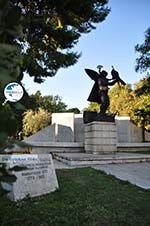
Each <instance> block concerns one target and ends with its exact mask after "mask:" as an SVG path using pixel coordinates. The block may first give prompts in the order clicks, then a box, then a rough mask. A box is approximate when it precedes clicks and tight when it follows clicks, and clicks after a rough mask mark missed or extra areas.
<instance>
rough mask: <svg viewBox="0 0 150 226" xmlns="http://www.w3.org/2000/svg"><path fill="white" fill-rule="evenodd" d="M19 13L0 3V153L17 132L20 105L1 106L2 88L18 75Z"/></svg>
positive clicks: (20, 29) (19, 51)
mask: <svg viewBox="0 0 150 226" xmlns="http://www.w3.org/2000/svg"><path fill="white" fill-rule="evenodd" d="M21 19H22V18H21V12H20V9H19V8H18V7H16V6H13V5H12V4H10V2H9V1H8V0H1V1H0V75H1V76H0V90H1V95H0V117H1V123H0V147H1V151H2V150H3V149H4V148H5V147H6V146H7V145H8V144H9V142H10V140H11V138H12V137H14V136H15V134H16V130H17V120H16V113H17V109H18V108H20V105H18V104H14V105H13V106H12V105H11V104H10V103H7V104H6V105H3V103H4V101H5V97H4V95H3V90H4V87H5V85H6V84H7V83H9V82H11V81H16V80H17V77H18V76H19V74H20V65H21V48H20V45H19V44H18V43H17V41H16V40H17V39H18V38H19V37H20V36H21V33H22V26H21Z"/></svg>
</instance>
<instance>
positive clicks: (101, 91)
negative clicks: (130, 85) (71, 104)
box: [85, 65, 126, 121]
mask: <svg viewBox="0 0 150 226" xmlns="http://www.w3.org/2000/svg"><path fill="white" fill-rule="evenodd" d="M102 67H103V66H101V65H98V66H97V68H98V69H99V71H98V72H96V71H94V70H91V69H85V71H86V73H87V74H88V76H89V77H90V78H91V79H92V80H94V81H95V83H94V86H93V88H92V90H91V93H90V95H89V97H88V99H87V100H88V101H91V102H96V103H98V104H100V112H99V114H97V120H98V118H99V119H104V118H105V119H106V117H107V116H108V115H107V114H106V110H107V109H108V107H109V104H110V101H109V96H108V89H109V86H112V85H114V84H115V83H118V84H119V85H120V84H122V85H126V83H125V82H124V81H123V80H122V79H121V78H120V76H119V73H118V72H117V71H116V70H115V69H114V68H113V67H112V71H111V75H112V78H111V79H108V78H107V75H108V73H107V71H105V70H102V71H101V69H102ZM107 118H108V117H107ZM100 121H101V120H100Z"/></svg>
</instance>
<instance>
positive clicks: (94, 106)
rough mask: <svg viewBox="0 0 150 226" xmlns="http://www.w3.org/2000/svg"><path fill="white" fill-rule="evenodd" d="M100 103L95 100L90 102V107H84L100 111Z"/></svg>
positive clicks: (87, 109) (88, 109)
mask: <svg viewBox="0 0 150 226" xmlns="http://www.w3.org/2000/svg"><path fill="white" fill-rule="evenodd" d="M99 110H100V109H99V104H98V103H95V102H90V103H89V104H88V107H87V108H85V109H84V111H97V112H98V111H99Z"/></svg>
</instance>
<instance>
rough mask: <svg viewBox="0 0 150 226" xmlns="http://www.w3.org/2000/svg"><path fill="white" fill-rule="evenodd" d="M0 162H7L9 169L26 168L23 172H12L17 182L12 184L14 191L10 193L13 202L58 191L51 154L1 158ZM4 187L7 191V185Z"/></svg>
mask: <svg viewBox="0 0 150 226" xmlns="http://www.w3.org/2000/svg"><path fill="white" fill-rule="evenodd" d="M0 162H5V163H6V164H7V165H8V167H9V168H12V167H14V166H16V165H17V166H21V167H22V166H23V167H25V169H23V170H21V171H12V173H13V174H14V175H15V176H16V177H17V180H16V182H15V183H13V184H11V187H12V189H11V191H10V192H9V193H8V197H9V198H10V199H11V200H14V201H17V200H20V199H23V198H25V197H26V196H31V197H34V196H39V195H43V194H47V193H50V192H52V191H55V190H56V189H58V182H57V177H56V173H55V169H54V165H53V160H52V157H51V155H49V154H47V155H12V156H8V155H7V156H0ZM3 187H4V188H5V187H6V189H7V184H3ZM9 187H10V184H9Z"/></svg>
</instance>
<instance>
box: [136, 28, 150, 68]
mask: <svg viewBox="0 0 150 226" xmlns="http://www.w3.org/2000/svg"><path fill="white" fill-rule="evenodd" d="M135 50H136V51H137V52H138V53H139V54H140V56H139V58H137V59H136V63H137V65H136V68H135V69H136V71H140V72H144V71H149V69H150V28H148V29H147V31H146V32H145V40H144V43H143V44H141V45H139V44H138V45H136V46H135Z"/></svg>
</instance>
